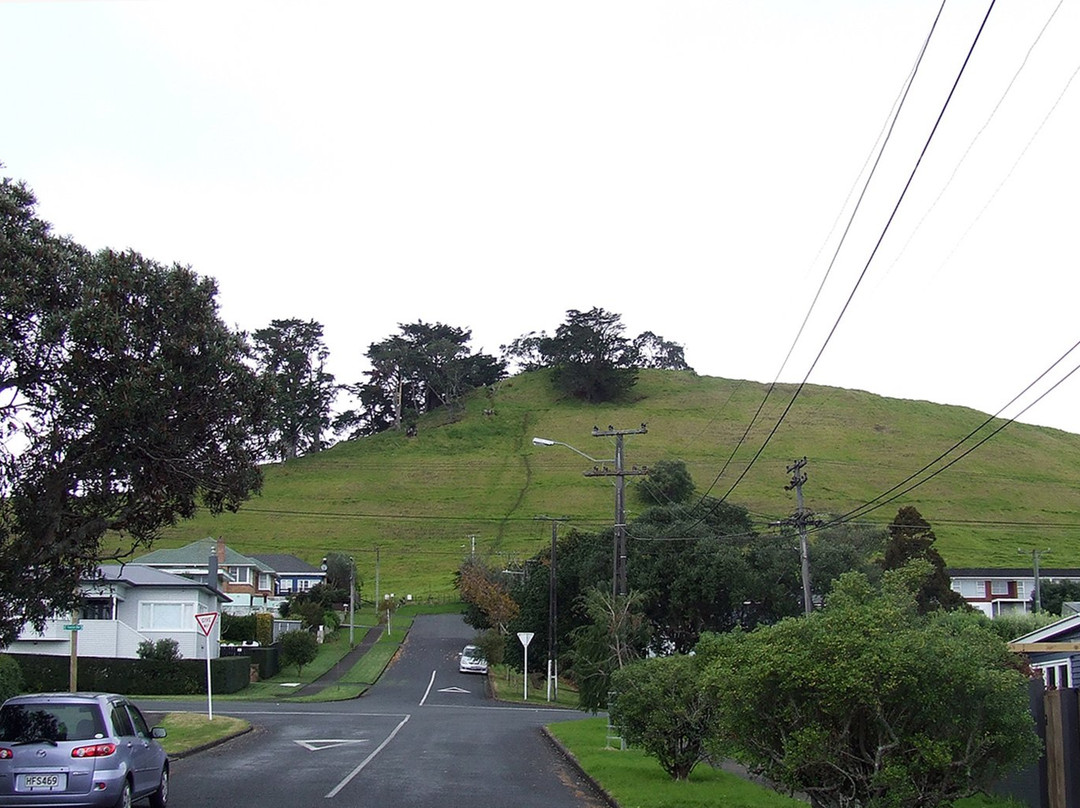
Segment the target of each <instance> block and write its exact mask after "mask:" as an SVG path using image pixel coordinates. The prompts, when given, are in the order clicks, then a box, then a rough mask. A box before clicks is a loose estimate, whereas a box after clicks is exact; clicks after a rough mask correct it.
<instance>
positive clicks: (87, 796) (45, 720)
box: [0, 693, 169, 808]
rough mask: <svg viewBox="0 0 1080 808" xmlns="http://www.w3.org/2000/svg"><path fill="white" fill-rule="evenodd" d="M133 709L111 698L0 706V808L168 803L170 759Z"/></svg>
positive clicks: (26, 700)
mask: <svg viewBox="0 0 1080 808" xmlns="http://www.w3.org/2000/svg"><path fill="white" fill-rule="evenodd" d="M163 737H165V730H164V729H163V728H162V727H154V728H153V729H151V728H150V727H149V726H148V725H147V723H146V719H145V718H144V717H143V714H142V713H141V712H139V709H138V708H137V707H136V706H135V705H134V704H132V703H131V702H130V701H128V700H127V698H126V697H124V696H118V695H115V694H112V693H36V694H32V695H23V696H15V697H14V698H11V699H8V700H7V701H5V702H4V704H3V707H0V806H88V805H89V806H102V808H112V806H116V807H117V808H130V806H131V803H132V802H133V801H134V800H138V799H142V798H144V797H149V800H150V805H151V808H165V804H166V802H168V799H169V758H168V756H167V755H166V754H165V750H164V749H162V748H161V745H160V744H159V743H158V742H157V739H158V738H163Z"/></svg>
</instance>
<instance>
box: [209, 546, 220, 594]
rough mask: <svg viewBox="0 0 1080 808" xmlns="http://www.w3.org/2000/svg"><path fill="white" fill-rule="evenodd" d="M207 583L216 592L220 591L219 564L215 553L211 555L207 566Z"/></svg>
mask: <svg viewBox="0 0 1080 808" xmlns="http://www.w3.org/2000/svg"><path fill="white" fill-rule="evenodd" d="M206 583H207V584H208V585H209V586H210V587H211V588H212V589H213V590H214V591H215V592H216V591H217V589H218V563H217V556H216V555H214V554H213V553H211V554H210V558H209V559H208V560H207V565H206Z"/></svg>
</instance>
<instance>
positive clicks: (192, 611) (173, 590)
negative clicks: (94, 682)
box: [5, 564, 229, 659]
mask: <svg viewBox="0 0 1080 808" xmlns="http://www.w3.org/2000/svg"><path fill="white" fill-rule="evenodd" d="M98 571H99V573H100V577H99V578H95V579H91V580H87V581H84V582H83V583H82V584H81V589H82V592H83V595H84V601H83V606H82V611H81V613H80V614H79V619H78V625H80V626H81V627H82V628H81V629H79V630H77V631H73V630H68V629H66V628H65V626H68V625H72V621H71V619H70V618H69V617H62V618H61V617H58V618H56V619H54V620H50V621H48V623H47V624H46V626H45V628H44V630H43V631H40V632H39V631H36V630H34V628H33V627H32V626H27V627H26V628H24V629H23V631H22V632H21V633H20V634H19V637H18V639H16V640H15V641H14V642H13V643H11V645H9V646H8V647H7V648H6V649H5V650H6V651H7V652H9V653H12V654H47V655H50V656H69V655H70V654H71V650H72V649H71V644H72V637H73V636H74V635H76V634H77V635H78V639H77V640H76V648H77V653H78V655H79V656H84V657H108V658H125V659H137V658H138V656H139V653H138V649H139V644H140V643H141V642H143V641H144V640H150V641H151V642H156V641H157V640H160V639H165V638H170V639H174V640H176V642H177V646H178V649H179V651H180V654H181V656H183V657H184V658H186V659H205V658H206V655H207V652H208V651H209V654H210V658H211V659H213V658H215V657H217V656H218V655H219V644H218V638H219V636H220V631H219V628H218V627H215V628H214V629H213V630H211V632H210V636H209V637H207V636H205V635H204V634H203V632H202V629H201V628H200V627H199V623H198V621H196V619H195V615H197V614H206V613H210V612H218V611H220V610H221V606H222V604H223V603H227V602H228V601H229V597H228V596H227V595H225V594H224V593H222V592H221V591H219V590H218V589H217V588H216V587H213V586H210V585H208V584H207V583H206V582H204V581H193V580H191V579H190V578H185V577H183V576H181V575H173V574H171V573H169V572H165V571H162V570H158V569H153V568H151V567H145V566H139V565H136V564H125V565H123V566H104V565H103V566H101V567H99V568H98Z"/></svg>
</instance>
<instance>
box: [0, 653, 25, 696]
mask: <svg viewBox="0 0 1080 808" xmlns="http://www.w3.org/2000/svg"><path fill="white" fill-rule="evenodd" d="M25 687H26V683H25V681H24V680H23V674H22V668H21V667H19V662H18V660H17V659H15V657H11V656H8V655H7V654H0V702H2V701H6V700H7V699H10V698H11V697H12V696H17V695H19V694H20V693H22V692H23V689H24V688H25Z"/></svg>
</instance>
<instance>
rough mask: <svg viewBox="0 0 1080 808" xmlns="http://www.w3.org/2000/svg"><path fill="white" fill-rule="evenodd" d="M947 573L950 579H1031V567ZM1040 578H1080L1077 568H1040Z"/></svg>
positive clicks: (950, 570) (953, 569)
mask: <svg viewBox="0 0 1080 808" xmlns="http://www.w3.org/2000/svg"><path fill="white" fill-rule="evenodd" d="M945 572H946V573H947V574H948V575H949V577H950V578H1031V577H1033V576H1034V575H1035V571H1034V570H1033V569H1032V568H1031V567H998V568H994V567H950V568H948V569H947V570H945ZM1039 577H1040V578H1080V568H1077V567H1040V568H1039Z"/></svg>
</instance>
